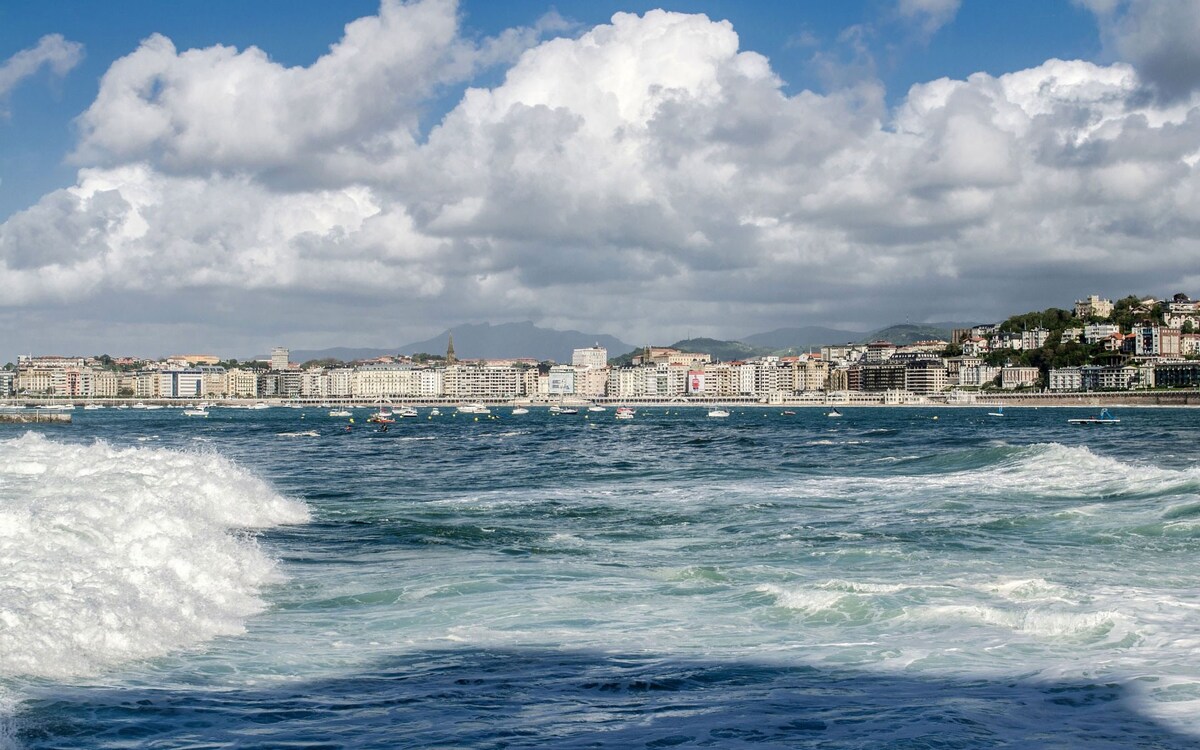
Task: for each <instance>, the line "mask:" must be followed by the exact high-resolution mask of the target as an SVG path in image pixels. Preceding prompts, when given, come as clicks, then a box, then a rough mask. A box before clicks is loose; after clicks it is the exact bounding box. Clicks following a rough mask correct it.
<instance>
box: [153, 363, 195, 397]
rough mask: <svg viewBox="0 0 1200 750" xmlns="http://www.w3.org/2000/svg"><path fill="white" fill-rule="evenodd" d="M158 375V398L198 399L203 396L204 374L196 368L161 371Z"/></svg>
mask: <svg viewBox="0 0 1200 750" xmlns="http://www.w3.org/2000/svg"><path fill="white" fill-rule="evenodd" d="M157 374H158V393H157V394H156V395H157V396H158V397H160V398H198V397H200V396H202V395H204V373H203V372H201V371H200V370H199V369H198V368H194V369H187V370H162V371H160V372H159V373H157Z"/></svg>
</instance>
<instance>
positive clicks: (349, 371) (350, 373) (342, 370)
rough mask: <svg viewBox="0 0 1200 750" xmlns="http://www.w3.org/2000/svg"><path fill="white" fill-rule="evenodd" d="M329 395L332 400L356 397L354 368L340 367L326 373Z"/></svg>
mask: <svg viewBox="0 0 1200 750" xmlns="http://www.w3.org/2000/svg"><path fill="white" fill-rule="evenodd" d="M326 378H327V379H328V381H329V386H328V387H329V395H330V397H332V398H350V397H351V396H353V395H354V368H352V367H338V368H336V369H333V370H329V371H327V372H326Z"/></svg>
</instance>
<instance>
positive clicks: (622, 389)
mask: <svg viewBox="0 0 1200 750" xmlns="http://www.w3.org/2000/svg"><path fill="white" fill-rule="evenodd" d="M642 370H643V368H641V367H613V368H612V369H610V370H609V371H608V385H607V388H606V390H607V392H608V395H609V398H637V397H639V396H642V395H645V392H646V387H645V385H646V384H645V377H644V375H643V374H642Z"/></svg>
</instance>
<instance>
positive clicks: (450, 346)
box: [446, 333, 458, 365]
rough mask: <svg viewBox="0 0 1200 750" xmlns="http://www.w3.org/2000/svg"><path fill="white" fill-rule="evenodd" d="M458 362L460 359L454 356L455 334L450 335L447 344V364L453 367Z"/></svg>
mask: <svg viewBox="0 0 1200 750" xmlns="http://www.w3.org/2000/svg"><path fill="white" fill-rule="evenodd" d="M457 361H458V357H456V356H454V334H453V333H452V334H450V340H449V341H447V342H446V364H448V365H452V364H454V363H455V362H457Z"/></svg>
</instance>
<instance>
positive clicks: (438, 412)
mask: <svg viewBox="0 0 1200 750" xmlns="http://www.w3.org/2000/svg"><path fill="white" fill-rule="evenodd" d="M429 416H431V417H440V416H442V411H441V409H438V408H437V407H436V406H435V407H433V408H432V409H430V410H429Z"/></svg>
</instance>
